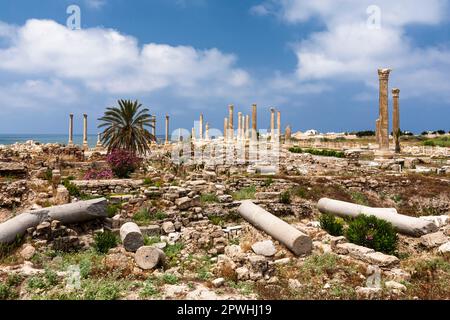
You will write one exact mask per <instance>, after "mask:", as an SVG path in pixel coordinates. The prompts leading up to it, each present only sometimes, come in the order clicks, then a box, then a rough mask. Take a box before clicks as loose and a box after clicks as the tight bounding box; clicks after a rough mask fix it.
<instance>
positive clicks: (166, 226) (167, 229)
mask: <svg viewBox="0 0 450 320" xmlns="http://www.w3.org/2000/svg"><path fill="white" fill-rule="evenodd" d="M161 228H162V230H163V231H164V233H165V234H169V233H173V232H175V225H174V224H173V222H172V221H166V222H164V223H163V224H162V226H161Z"/></svg>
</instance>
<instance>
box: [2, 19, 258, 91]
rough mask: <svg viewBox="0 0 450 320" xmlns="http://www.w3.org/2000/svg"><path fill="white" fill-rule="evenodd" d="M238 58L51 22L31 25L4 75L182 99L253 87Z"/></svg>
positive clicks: (6, 57) (20, 34) (7, 57)
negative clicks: (163, 92) (171, 94)
mask: <svg viewBox="0 0 450 320" xmlns="http://www.w3.org/2000/svg"><path fill="white" fill-rule="evenodd" d="M235 64H236V57H235V56H234V55H231V54H224V53H222V52H220V51H219V50H217V49H208V50H197V49H195V48H193V47H188V46H169V45H165V44H156V43H149V44H145V45H144V46H143V47H142V48H141V47H139V44H138V41H137V40H136V39H135V38H134V37H131V36H127V35H123V34H121V33H119V32H117V31H115V30H111V29H100V28H92V29H83V30H76V31H72V30H69V29H68V28H66V27H65V26H63V25H60V24H58V23H56V22H54V21H51V20H29V21H28V22H27V23H26V24H25V25H24V26H22V27H18V28H16V29H15V32H14V38H13V40H12V42H11V44H10V45H9V46H7V47H6V48H3V49H0V70H5V71H9V72H14V73H19V74H22V75H24V76H37V75H42V74H46V75H49V76H51V77H55V78H58V79H63V80H76V81H80V82H81V83H82V84H84V85H85V86H87V87H88V88H90V89H92V90H95V91H98V92H103V91H107V92H110V93H122V94H135V93H150V92H153V91H156V90H160V89H164V88H170V89H171V90H173V91H174V92H176V94H178V95H189V96H193V95H194V96H195V95H198V96H200V95H205V90H204V88H205V86H206V85H207V86H208V92H207V93H208V94H211V95H214V94H217V95H221V94H225V92H230V91H231V90H236V89H238V88H239V87H242V86H246V85H248V84H250V82H251V79H250V76H249V75H248V74H247V72H246V71H244V70H242V69H239V68H237V67H236V66H235Z"/></svg>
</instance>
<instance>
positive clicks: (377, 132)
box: [375, 118, 381, 145]
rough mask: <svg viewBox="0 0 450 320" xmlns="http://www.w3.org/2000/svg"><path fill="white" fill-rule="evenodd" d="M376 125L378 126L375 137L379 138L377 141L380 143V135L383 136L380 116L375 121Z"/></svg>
mask: <svg viewBox="0 0 450 320" xmlns="http://www.w3.org/2000/svg"><path fill="white" fill-rule="evenodd" d="M375 127H376V129H375V138H376V139H377V143H378V145H380V143H381V142H380V137H381V135H380V118H378V119H377V121H375Z"/></svg>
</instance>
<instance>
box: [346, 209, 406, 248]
mask: <svg viewBox="0 0 450 320" xmlns="http://www.w3.org/2000/svg"><path fill="white" fill-rule="evenodd" d="M346 237H347V239H348V240H349V241H350V242H352V243H355V244H357V245H361V246H364V247H368V248H372V249H374V250H376V251H380V252H384V253H387V254H393V253H395V250H396V248H397V240H398V238H397V233H396V232H395V230H394V227H393V226H392V224H391V223H389V222H387V221H384V220H381V219H378V218H376V217H374V216H365V215H360V216H358V217H357V218H355V219H353V220H352V221H351V222H350V223H349V226H348V229H347V231H346Z"/></svg>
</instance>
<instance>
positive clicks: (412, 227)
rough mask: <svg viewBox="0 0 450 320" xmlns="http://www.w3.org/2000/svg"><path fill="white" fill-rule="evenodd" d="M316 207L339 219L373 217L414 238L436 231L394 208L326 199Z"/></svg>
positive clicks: (420, 220) (426, 222)
mask: <svg viewBox="0 0 450 320" xmlns="http://www.w3.org/2000/svg"><path fill="white" fill-rule="evenodd" d="M317 207H318V209H319V211H320V212H322V213H327V214H332V215H336V216H340V217H353V218H356V217H357V216H359V215H368V216H375V217H377V218H378V219H382V220H385V221H388V222H390V223H392V225H393V226H394V228H395V229H396V230H397V231H398V232H400V233H403V234H406V235H410V236H414V237H420V236H422V235H425V234H428V233H432V232H436V231H437V230H438V227H437V226H436V225H435V224H434V223H433V222H430V221H425V220H422V219H419V218H414V217H410V216H405V215H402V214H399V213H397V210H396V209H394V208H371V207H367V206H362V205H358V204H354V203H350V202H344V201H338V200H333V199H328V198H322V199H320V200H319V203H318V204H317Z"/></svg>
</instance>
